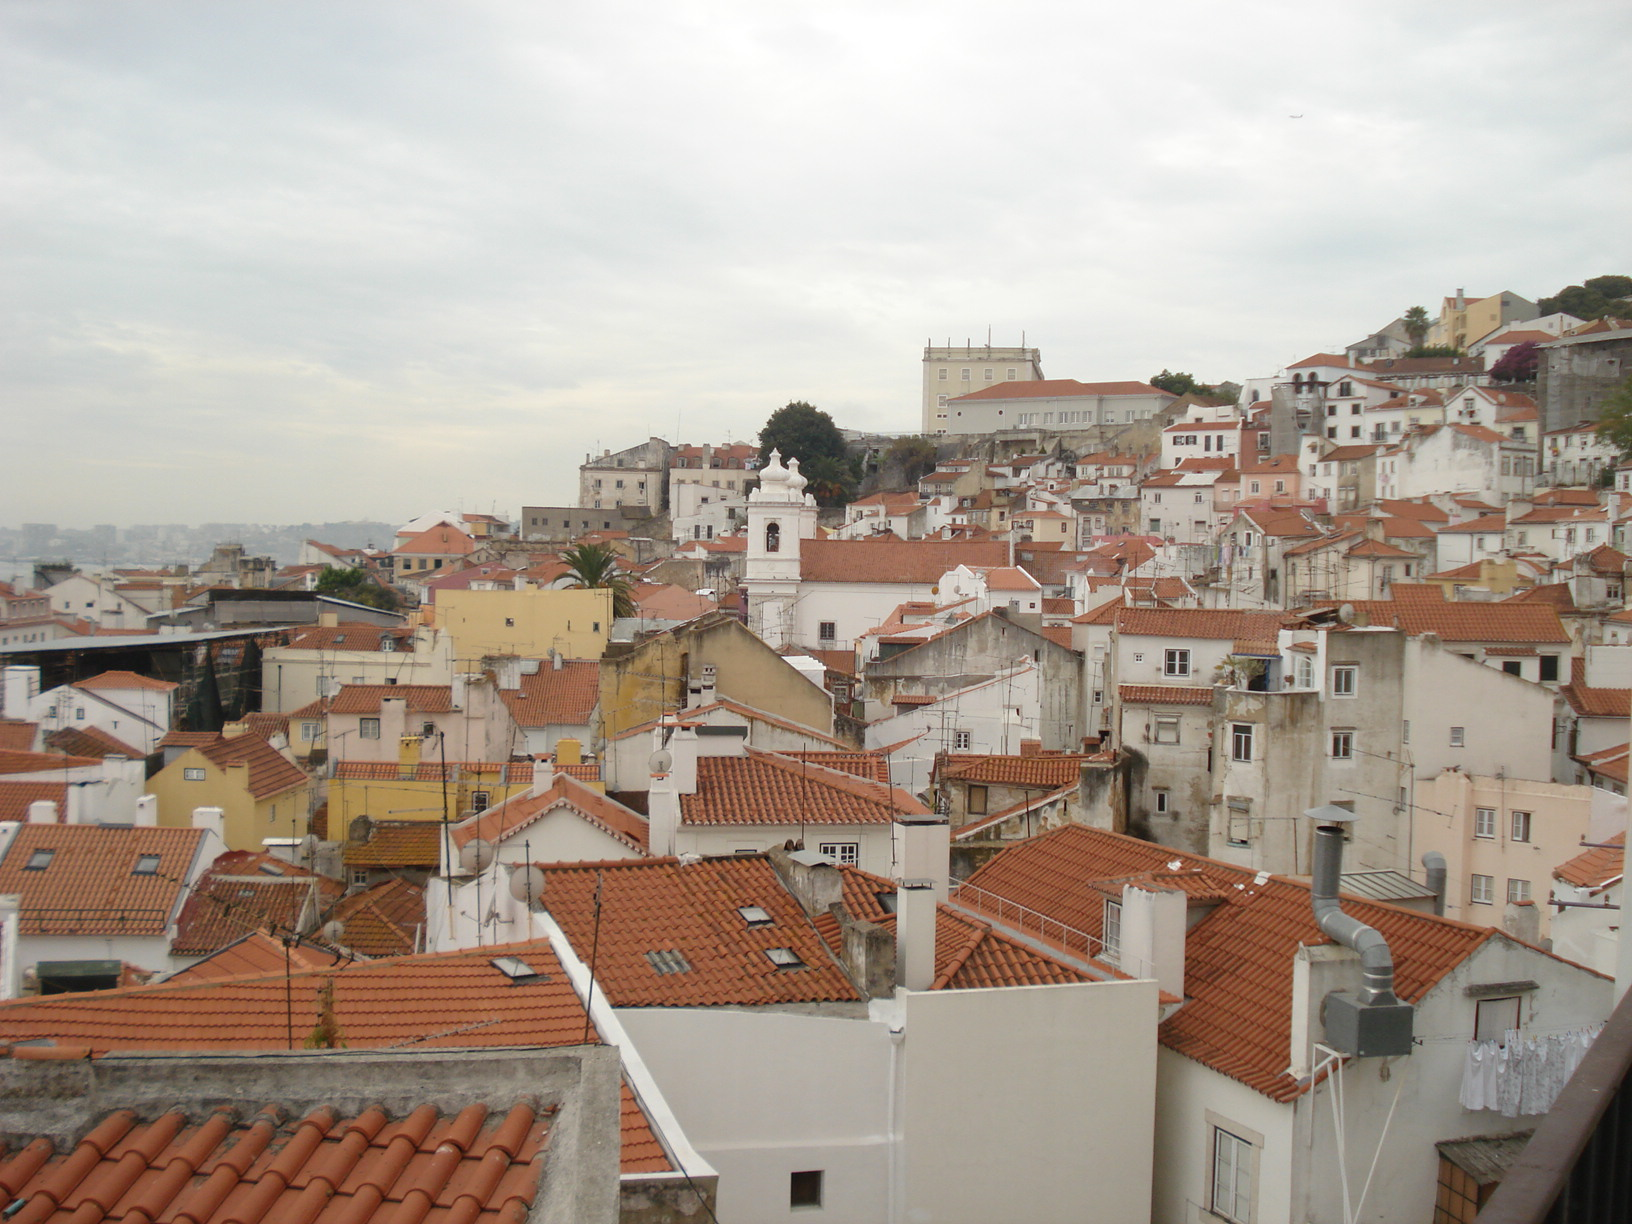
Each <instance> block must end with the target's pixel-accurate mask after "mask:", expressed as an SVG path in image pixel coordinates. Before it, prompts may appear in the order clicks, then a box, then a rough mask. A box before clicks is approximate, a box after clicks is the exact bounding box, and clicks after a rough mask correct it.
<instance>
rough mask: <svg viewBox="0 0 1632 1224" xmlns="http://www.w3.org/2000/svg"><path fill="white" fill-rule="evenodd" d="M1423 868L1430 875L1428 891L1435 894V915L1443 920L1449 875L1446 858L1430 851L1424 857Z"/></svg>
mask: <svg viewBox="0 0 1632 1224" xmlns="http://www.w3.org/2000/svg"><path fill="white" fill-rule="evenodd" d="M1422 867H1423V870H1424V871H1426V872H1427V873H1428V891H1429V892H1431V893H1433V894H1434V913H1435V914H1436V915H1437V916H1438V917H1441V918H1443V917H1444V916H1445V877H1446V875H1447V874H1448V870H1447V868H1446V866H1445V856H1444V855H1443V854H1441V853H1440V852H1439V851H1438V850H1430V851H1428V853H1426V854H1424V855H1423V856H1422Z"/></svg>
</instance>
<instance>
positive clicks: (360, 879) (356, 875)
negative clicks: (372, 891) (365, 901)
mask: <svg viewBox="0 0 1632 1224" xmlns="http://www.w3.org/2000/svg"><path fill="white" fill-rule="evenodd" d="M351 886H352V887H353V888H367V887H368V868H367V867H353V868H352V869H351Z"/></svg>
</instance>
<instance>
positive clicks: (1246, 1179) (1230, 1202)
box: [1212, 1126, 1255, 1224]
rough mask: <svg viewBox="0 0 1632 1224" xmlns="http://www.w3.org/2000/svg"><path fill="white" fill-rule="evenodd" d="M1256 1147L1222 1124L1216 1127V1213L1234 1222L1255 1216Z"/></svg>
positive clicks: (1246, 1222)
mask: <svg viewBox="0 0 1632 1224" xmlns="http://www.w3.org/2000/svg"><path fill="white" fill-rule="evenodd" d="M1254 1163H1255V1162H1254V1160H1253V1147H1252V1144H1250V1143H1248V1142H1247V1141H1246V1140H1245V1139H1243V1138H1241V1136H1240V1135H1235V1134H1231V1133H1230V1132H1229V1131H1227V1130H1225V1129H1224V1128H1223V1127H1222V1126H1215V1127H1213V1202H1212V1209H1213V1214H1214V1215H1217V1216H1222V1217H1223V1218H1224V1219H1226V1220H1231V1221H1234V1222H1235V1224H1249V1222H1250V1221H1251V1219H1252V1175H1253V1171H1254V1170H1253V1165H1254Z"/></svg>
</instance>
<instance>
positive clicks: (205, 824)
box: [193, 807, 227, 842]
mask: <svg viewBox="0 0 1632 1224" xmlns="http://www.w3.org/2000/svg"><path fill="white" fill-rule="evenodd" d="M193 828H195V829H205V830H207V831H209V832H211V833H214V834H215V835H216V836H217V837H219V838H220V839H221V840H222V841H223V842H224V841H226V840H227V814H226V812H225V811H223V810H222V809H221V808H218V807H196V808H194V809H193Z"/></svg>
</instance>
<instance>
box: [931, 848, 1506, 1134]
mask: <svg viewBox="0 0 1632 1224" xmlns="http://www.w3.org/2000/svg"><path fill="white" fill-rule="evenodd" d="M1146 874H1150V875H1151V876H1152V878H1153V882H1155V883H1159V884H1162V885H1164V886H1167V887H1178V888H1182V889H1183V890H1184V891H1185V892H1187V893H1189V894H1190V895H1191V896H1192V897H1197V898H1204V897H1205V898H1209V899H1216V902H1217V903H1216V905H1215V907H1214V908H1213V910H1212V912H1210V913H1208V914H1207V915H1206V916H1205V917H1202V918H1201V919H1200V920H1199V921H1197V922H1196V923H1195V924H1194V925H1193V926H1192V927H1191V928H1190V932H1189V935H1188V936H1187V938H1186V941H1185V995H1186V1002H1185V1004H1184V1006H1183V1007H1181V1008H1179V1009H1178V1010H1177V1011H1175V1012H1174V1013H1173V1014H1172V1015H1171V1016H1169V1017H1168V1019H1167V1020H1166V1021H1164V1022H1163V1023H1162V1025H1161V1028H1160V1030H1159V1039H1160V1041H1161V1043H1162V1044H1163V1045H1164V1046H1166V1047H1167V1048H1168V1049H1170V1050H1173V1051H1175V1052H1177V1053H1179V1054H1183V1055H1185V1056H1186V1057H1189V1058H1193V1059H1195V1060H1196V1061H1197V1062H1200V1063H1202V1064H1203V1065H1205V1066H1208V1067H1211V1068H1212V1069H1214V1070H1216V1071H1218V1072H1220V1073H1222V1074H1224V1075H1227V1076H1229V1077H1230V1078H1232V1079H1235V1080H1238V1081H1240V1082H1241V1083H1243V1084H1246V1085H1247V1086H1248V1087H1250V1088H1253V1089H1254V1090H1256V1091H1258V1092H1260V1093H1263V1094H1264V1095H1265V1096H1268V1097H1271V1098H1272V1099H1274V1100H1277V1101H1283V1102H1284V1101H1290V1100H1293V1099H1295V1098H1296V1097H1297V1096H1299V1095H1300V1094H1301V1093H1302V1092H1303V1091H1305V1089H1306V1087H1307V1085H1305V1086H1302V1087H1300V1085H1299V1084H1298V1082H1297V1081H1296V1080H1295V1079H1294V1078H1293V1077H1291V1076H1290V1075H1288V1074H1286V1065H1287V1057H1288V1056H1287V1050H1288V1045H1289V1042H1290V1039H1291V1019H1292V1016H1291V1013H1292V964H1293V956H1294V954H1295V953H1296V951H1297V948H1298V946H1299V945H1300V944H1305V945H1317V944H1325V943H1329V942H1331V941H1330V940H1329V939H1328V938H1327V937H1326V936H1325V935H1324V934H1323V933H1322V932H1321V930H1320V928H1319V927H1318V926H1316V925H1315V921H1314V916H1313V913H1312V910H1311V907H1310V904H1309V888H1308V885H1307V884H1306V883H1303V882H1301V881H1298V880H1293V879H1289V878H1287V877H1285V876H1269V877H1268V878H1267V879H1265V880H1264V882H1263V883H1261V884H1260V883H1258V882H1257V879H1256V877H1255V875H1254V873H1253V872H1251V871H1247V870H1243V869H1241V868H1239V867H1235V866H1233V865H1231V864H1227V863H1221V862H1218V861H1217V860H1214V859H1208V858H1203V857H1201V856H1199V855H1192V854H1185V853H1183V852H1181V851H1177V850H1172V849H1169V848H1167V847H1165V846H1157V845H1153V844H1151V843H1149V842H1142V841H1139V840H1138V839H1136V838H1132V837H1126V836H1123V835H1121V834H1117V833H1110V832H1107V831H1105V830H1101V829H1091V828H1089V827H1087V826H1085V825H1066V826H1064V827H1062V828H1059V829H1056V830H1053V831H1052V832H1049V833H1044V834H1042V835H1041V836H1038V837H1035V838H1032V839H1031V840H1029V841H1026V842H1022V843H1021V844H1019V845H1017V846H1014V847H1012V848H1010V849H1008V850H1004V851H1003V852H1001V853H1000V854H998V855H997V856H996V857H995V858H993V859H992V860H991V861H990V862H988V863H987V864H986V865H985V866H984V867H982V868H980V870H978V871H976V872H975V874H974V875H972V876H971V877H970V878H969V881H968V887H966V888H964V889H960V890H959V891H958V892H957V893H956V894H954V900H955V902H956V903H957V904H959V905H960V906H967V907H969V908H971V909H973V910H975V911H976V912H977V914H981V913H982V912H983V903H982V900H981V894H982V892H984V893H986V894H988V895H995V896H999V897H1003V898H1005V899H1007V900H1008V901H1011V902H1015V903H1018V904H1020V905H1024V906H1027V907H1029V908H1030V909H1031V910H1033V911H1035V912H1036V913H1038V914H1041V915H1045V916H1047V917H1048V918H1051V919H1054V920H1055V921H1057V922H1061V923H1064V924H1065V925H1066V926H1068V927H1071V928H1074V929H1075V930H1077V931H1080V932H1084V933H1086V934H1087V935H1088V936H1090V937H1091V938H1092V939H1094V940H1097V939H1098V938H1099V937H1100V935H1101V933H1102V929H1103V928H1102V919H1103V915H1104V902H1105V896H1106V893H1105V892H1104V891H1102V889H1101V887H1100V886H1101V884H1102V883H1111V884H1112V885H1113V887H1115V888H1117V890H1118V891H1119V884H1120V882H1121V881H1123V880H1126V879H1128V878H1130V877H1137V876H1140V875H1146ZM1344 908H1345V909H1346V910H1348V911H1349V912H1351V913H1353V914H1354V916H1355V917H1357V918H1359V919H1360V920H1361V921H1362V922H1365V923H1367V924H1369V925H1371V926H1373V927H1376V928H1377V929H1378V930H1379V931H1381V932H1382V933H1383V935H1384V936H1385V937H1386V938H1387V940H1388V943H1389V947H1390V949H1391V951H1392V952H1393V954H1394V965H1395V989H1396V990H1397V991H1398V993H1399V994H1400V997H1401V998H1403V999H1405V1000H1406V1001H1408V1002H1417V1001H1419V1000H1420V999H1421V998H1422V996H1423V995H1424V994H1425V993H1426V992H1427V991H1428V990H1429V989H1430V988H1431V987H1433V986H1434V985H1435V984H1436V983H1438V982H1439V981H1440V979H1442V978H1443V977H1444V976H1445V975H1446V974H1447V973H1449V972H1450V971H1451V970H1452V969H1454V968H1455V967H1456V966H1457V965H1459V964H1461V963H1462V962H1463V961H1464V960H1465V959H1466V958H1467V957H1468V956H1469V955H1470V954H1471V953H1472V952H1473V951H1474V950H1475V949H1476V948H1477V947H1479V945H1481V944H1482V943H1484V942H1485V941H1486V940H1487V939H1493V938H1502V936H1501V935H1500V934H1499V933H1498V932H1496V931H1494V930H1492V929H1490V928H1486V927H1475V926H1472V925H1469V924H1466V923H1461V922H1454V921H1452V920H1450V919H1446V918H1436V917H1433V916H1432V915H1427V914H1420V913H1417V912H1415V911H1411V910H1405V909H1400V908H1396V907H1394V906H1390V905H1382V904H1376V903H1372V902H1367V901H1363V900H1359V899H1356V898H1353V897H1345V899H1344ZM994 920H996V921H999V922H1001V920H1000V919H994Z"/></svg>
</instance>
